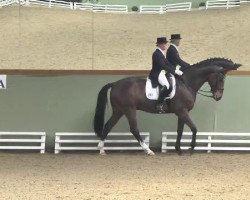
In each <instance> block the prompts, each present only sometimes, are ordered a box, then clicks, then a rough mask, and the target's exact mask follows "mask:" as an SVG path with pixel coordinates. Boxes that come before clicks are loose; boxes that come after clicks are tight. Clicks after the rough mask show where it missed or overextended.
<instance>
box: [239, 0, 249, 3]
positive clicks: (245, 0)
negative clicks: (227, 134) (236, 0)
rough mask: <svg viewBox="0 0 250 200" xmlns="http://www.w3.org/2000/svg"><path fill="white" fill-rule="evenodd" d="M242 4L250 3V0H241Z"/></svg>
mask: <svg viewBox="0 0 250 200" xmlns="http://www.w3.org/2000/svg"><path fill="white" fill-rule="evenodd" d="M240 3H250V0H241V1H240Z"/></svg>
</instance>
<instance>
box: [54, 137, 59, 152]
mask: <svg viewBox="0 0 250 200" xmlns="http://www.w3.org/2000/svg"><path fill="white" fill-rule="evenodd" d="M58 140H60V136H57V135H56V136H55V154H58V153H60V150H59V149H60V143H59V142H58Z"/></svg>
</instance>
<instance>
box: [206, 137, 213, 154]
mask: <svg viewBox="0 0 250 200" xmlns="http://www.w3.org/2000/svg"><path fill="white" fill-rule="evenodd" d="M207 147H208V150H207V152H208V153H211V147H212V136H211V135H209V136H208V143H207Z"/></svg>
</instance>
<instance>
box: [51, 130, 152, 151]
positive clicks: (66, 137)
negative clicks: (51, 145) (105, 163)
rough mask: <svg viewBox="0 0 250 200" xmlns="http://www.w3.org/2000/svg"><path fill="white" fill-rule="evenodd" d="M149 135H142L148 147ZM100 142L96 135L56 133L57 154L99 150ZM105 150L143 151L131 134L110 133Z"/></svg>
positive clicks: (145, 133) (144, 133)
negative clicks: (69, 151) (71, 151)
mask: <svg viewBox="0 0 250 200" xmlns="http://www.w3.org/2000/svg"><path fill="white" fill-rule="evenodd" d="M149 135H150V134H149V133H147V132H143V133H141V136H142V137H143V139H144V141H145V143H146V144H147V145H149ZM99 141H100V140H99V139H98V138H97V137H96V135H95V134H94V133H56V134H55V154H58V153H59V152H60V151H68V150H98V147H97V145H98V143H99ZM104 149H105V150H143V149H142V147H141V146H140V145H139V143H138V141H137V140H136V139H135V138H134V136H133V135H132V134H131V133H109V134H108V137H107V139H106V140H105V146H104Z"/></svg>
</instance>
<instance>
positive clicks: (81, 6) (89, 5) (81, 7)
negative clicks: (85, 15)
mask: <svg viewBox="0 0 250 200" xmlns="http://www.w3.org/2000/svg"><path fill="white" fill-rule="evenodd" d="M74 9H78V10H91V11H92V10H93V4H92V3H77V2H75V3H74Z"/></svg>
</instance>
